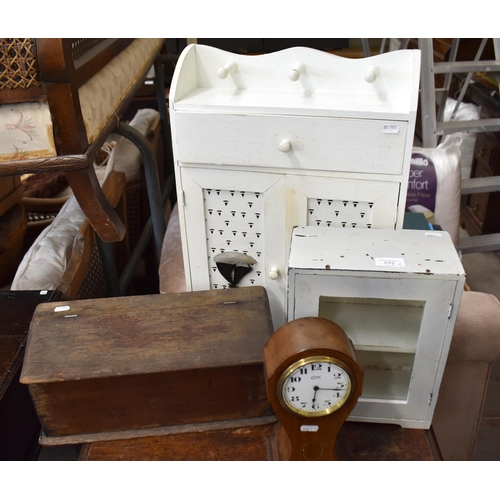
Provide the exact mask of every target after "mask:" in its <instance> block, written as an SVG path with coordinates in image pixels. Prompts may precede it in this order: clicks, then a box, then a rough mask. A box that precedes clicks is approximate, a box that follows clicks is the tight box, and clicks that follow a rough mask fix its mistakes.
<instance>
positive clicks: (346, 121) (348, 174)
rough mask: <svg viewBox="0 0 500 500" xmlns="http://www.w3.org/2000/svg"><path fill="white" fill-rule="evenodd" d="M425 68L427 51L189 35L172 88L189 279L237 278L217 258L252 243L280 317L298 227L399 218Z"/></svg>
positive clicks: (369, 224)
mask: <svg viewBox="0 0 500 500" xmlns="http://www.w3.org/2000/svg"><path fill="white" fill-rule="evenodd" d="M419 71H420V52H419V51H415V50H411V51H397V52H392V53H387V54H382V55H379V56H374V57H370V58H366V59H345V58H342V57H338V56H334V55H331V54H328V53H325V52H321V51H316V50H314V49H306V48H292V49H287V50H283V51H280V52H276V53H272V54H266V55H259V56H242V55H236V54H231V53H228V52H225V51H222V50H219V49H216V48H213V47H208V46H202V45H190V46H188V47H187V48H186V49H185V50H184V52H183V53H182V55H181V57H180V59H179V61H178V64H177V67H176V70H175V74H174V77H173V81H172V85H171V91H170V117H171V127H172V139H173V149H174V159H175V169H176V182H177V190H178V199H179V212H180V224H181V234H182V242H183V252H184V263H185V271H186V280H187V289H188V290H204V289H210V288H219V287H225V286H227V281H226V280H225V279H224V278H223V277H222V276H221V275H220V274H219V272H218V270H217V267H216V265H215V263H214V261H213V257H214V256H215V255H217V254H219V253H221V252H227V251H238V252H243V253H246V254H248V255H250V256H251V257H253V258H254V259H255V260H256V264H255V265H254V266H253V270H252V272H250V273H249V274H248V275H247V276H246V277H245V278H243V280H242V282H241V285H242V286H244V285H252V284H256V285H262V286H265V287H266V289H267V292H268V294H269V298H270V303H271V311H272V315H273V321H274V326H275V327H276V328H277V327H279V326H281V325H282V324H283V323H284V321H285V320H286V287H287V283H286V279H287V262H288V255H289V249H290V240H291V231H292V228H293V227H294V226H297V225H314V226H320V227H323V226H324V227H328V226H330V227H348V228H353V227H366V228H392V229H395V228H401V227H402V223H403V215H404V205H405V200H406V186H407V181H408V172H409V164H410V157H411V148H412V142H413V134H414V129H415V116H416V109H417V98H418V83H419Z"/></svg>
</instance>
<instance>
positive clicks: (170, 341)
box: [21, 287, 272, 444]
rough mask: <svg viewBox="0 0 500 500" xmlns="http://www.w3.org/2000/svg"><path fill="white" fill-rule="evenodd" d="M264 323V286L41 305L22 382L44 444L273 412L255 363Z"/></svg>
mask: <svg viewBox="0 0 500 500" xmlns="http://www.w3.org/2000/svg"><path fill="white" fill-rule="evenodd" d="M271 325H272V323H271V315H270V310H269V305H268V300H267V294H266V291H265V289H264V288H262V287H249V288H237V289H226V290H214V291H202V292H192V293H176V294H165V295H147V296H132V297H118V298H108V299H95V300H80V301H73V302H60V303H59V304H58V305H57V307H54V305H40V306H39V307H38V308H37V309H36V311H35V314H34V316H33V320H32V323H31V327H30V333H29V338H28V344H27V348H26V356H25V362H24V366H23V371H22V374H21V383H23V384H28V386H29V390H30V393H31V397H32V399H33V402H34V404H35V408H36V410H37V413H38V416H39V418H40V422H41V424H42V431H43V436H42V443H44V441H45V444H60V443H62V442H85V441H89V440H93V441H95V440H99V439H110V438H120V437H124V436H127V437H133V436H135V435H141V433H140V432H138V431H139V430H143V431H144V430H148V432H149V433H151V432H152V429H153V430H154V432H156V431H158V432H159V433H161V428H165V427H166V426H184V425H188V424H199V423H203V422H213V421H224V420H232V419H240V418H243V419H245V418H252V417H263V416H268V415H272V411H271V408H270V406H269V404H268V402H267V397H266V390H265V383H264V375H263V366H262V361H263V347H264V344H265V343H266V342H267V339H268V337H269V336H270V334H271V333H272V326H271ZM131 431H136V432H135V433H134V432H131ZM154 432H153V434H154ZM142 435H144V433H143V434H142ZM68 437H70V439H68Z"/></svg>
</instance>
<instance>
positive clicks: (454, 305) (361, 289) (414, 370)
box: [288, 226, 465, 428]
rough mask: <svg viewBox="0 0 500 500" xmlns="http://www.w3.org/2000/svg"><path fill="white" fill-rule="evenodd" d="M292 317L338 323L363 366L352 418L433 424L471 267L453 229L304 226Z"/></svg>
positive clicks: (294, 252) (293, 265)
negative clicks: (464, 262) (458, 249)
mask: <svg viewBox="0 0 500 500" xmlns="http://www.w3.org/2000/svg"><path fill="white" fill-rule="evenodd" d="M289 266H290V269H289V300H288V320H289V321H291V320H294V319H297V318H302V317H308V316H320V317H324V318H327V319H330V320H331V321H333V322H335V323H337V324H338V325H340V326H341V327H342V328H343V330H344V331H345V332H346V334H347V336H348V337H349V338H350V339H351V341H352V342H353V344H354V348H355V350H356V353H357V355H358V361H359V364H360V366H361V368H362V369H363V371H364V374H365V375H364V381H363V392H362V394H361V397H360V399H359V400H358V403H357V405H356V406H355V408H354V410H353V411H352V413H351V416H350V419H351V420H355V421H366V422H380V423H384V422H385V423H394V424H399V425H401V426H403V427H413V428H429V427H430V424H431V421H432V415H433V412H434V407H435V404H436V401H437V396H438V392H439V386H440V383H441V378H442V374H443V370H444V366H445V363H446V359H447V355H448V350H449V346H450V341H451V337H452V333H453V327H454V324H455V319H456V315H457V311H458V306H459V303H460V299H461V296H462V292H463V288H464V283H465V274H464V270H463V267H462V264H461V262H460V259H459V258H458V255H457V252H456V250H455V248H454V246H453V243H452V241H451V238H450V236H449V234H448V233H446V232H436V231H408V230H400V231H394V230H386V229H372V230H367V229H352V228H351V229H349V230H339V229H338V228H318V227H305V226H303V227H297V228H295V229H294V230H293V236H292V245H291V253H290V261H289Z"/></svg>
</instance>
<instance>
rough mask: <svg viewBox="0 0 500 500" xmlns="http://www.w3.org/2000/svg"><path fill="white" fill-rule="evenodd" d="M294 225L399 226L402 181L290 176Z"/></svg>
mask: <svg viewBox="0 0 500 500" xmlns="http://www.w3.org/2000/svg"><path fill="white" fill-rule="evenodd" d="M287 188H288V190H289V192H290V193H291V196H290V199H289V200H287V201H288V213H289V214H290V216H291V217H292V218H293V223H292V224H291V226H302V225H304V226H327V227H350V228H352V227H367V228H371V227H373V228H387V229H394V228H395V227H396V221H397V214H398V200H399V192H400V183H399V182H380V181H372V180H371V181H366V180H359V179H343V178H331V177H330V178H327V177H316V176H315V177H313V176H298V175H289V176H287Z"/></svg>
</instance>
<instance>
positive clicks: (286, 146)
mask: <svg viewBox="0 0 500 500" xmlns="http://www.w3.org/2000/svg"><path fill="white" fill-rule="evenodd" d="M291 147H292V143H291V142H290V141H289V140H288V139H283V140H282V141H281V142H280V144H279V146H278V149H279V150H280V151H281V152H282V153H286V152H287V151H290V148H291Z"/></svg>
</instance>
